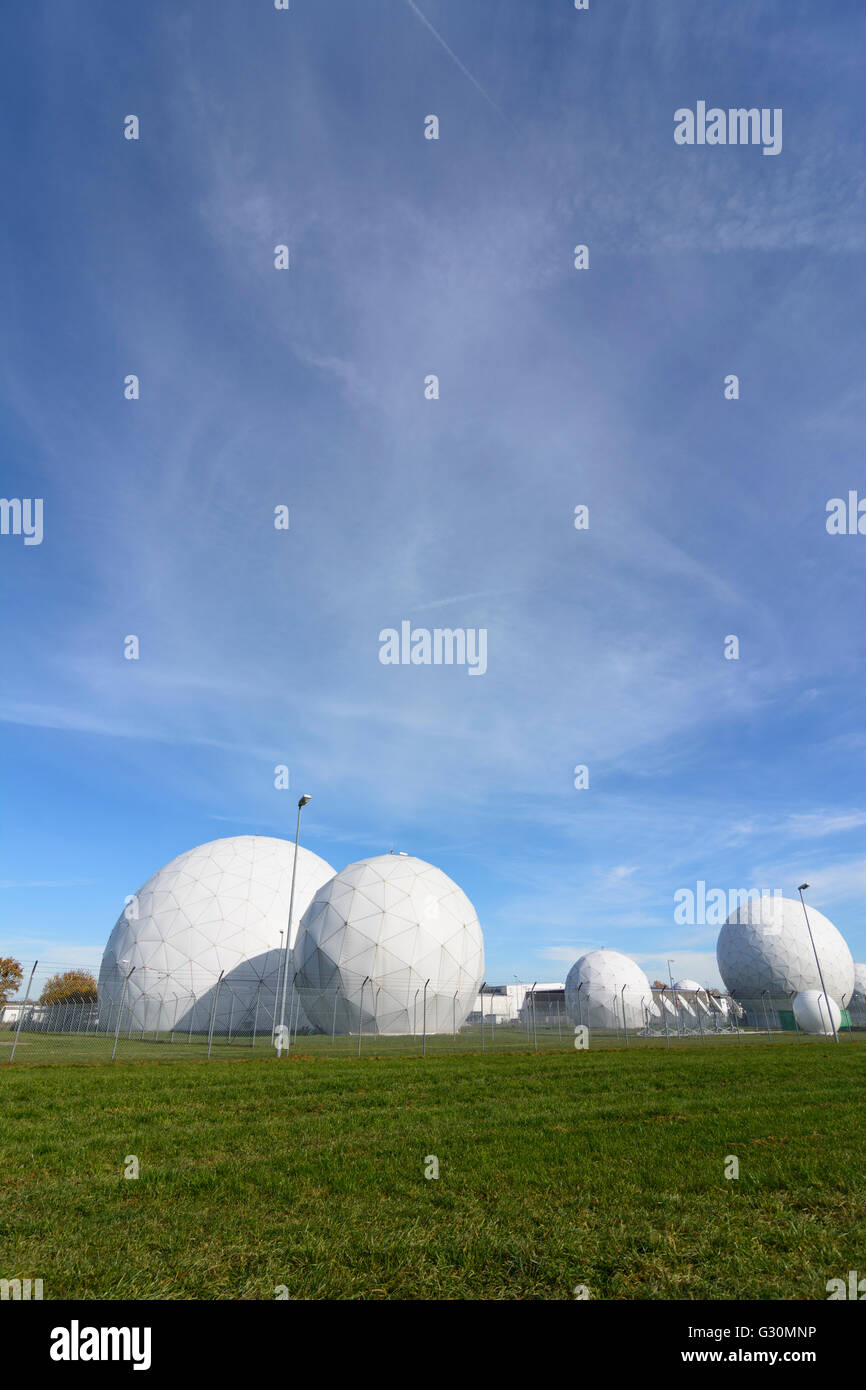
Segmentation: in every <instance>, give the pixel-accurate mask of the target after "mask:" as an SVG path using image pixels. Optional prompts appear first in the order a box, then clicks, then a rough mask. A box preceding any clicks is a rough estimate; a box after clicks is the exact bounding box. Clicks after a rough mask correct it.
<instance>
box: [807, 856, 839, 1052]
mask: <svg viewBox="0 0 866 1390" xmlns="http://www.w3.org/2000/svg"><path fill="white" fill-rule="evenodd" d="M808 887H809V885H808V883H801V884H800V887H799V888H798V889H797V892H798V893H799V894H800V902H801V903H802V904H803V916H804V917H805V918H806V930H807V931H808V933H809V940H810V941H811V943H812V954H813V955H814V957H815V964H816V965H817V967H818V979H819V980H820V981H821V992H822V993H823V995H824V999H825V1001H826V1003H827V1012H828V1014H829V1015H830V1026H831V1027H832V1029H833V1040H834V1042H838V1041H839V1034H838V1033H837V1032H836V1020H835V1019H834V1017H833V1010H832V1009H831V1008H830V996H829V995H828V993H827V990H826V988H825V985H824V974H823V971H822V970H821V962H820V960H819V959H818V951H817V949H816V946H815V938H814V936H813V935H812V927H811V925H810V923H809V914H808V912H807V911H806V899H805V898H804V897H803V889H804V888H808Z"/></svg>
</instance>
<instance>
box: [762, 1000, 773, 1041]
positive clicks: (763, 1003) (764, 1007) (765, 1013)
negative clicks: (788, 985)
mask: <svg viewBox="0 0 866 1390" xmlns="http://www.w3.org/2000/svg"><path fill="white" fill-rule="evenodd" d="M766 993H767V990H765V989H762V990H761V1007H762V1008H763V1010H764V1022H765V1023H766V1025H767V1037H768V1038H771V1037H772V1034H771V1033H770V1015H769V1014H768V1013H767V1001H766V999H765V998H764V996H765V994H766Z"/></svg>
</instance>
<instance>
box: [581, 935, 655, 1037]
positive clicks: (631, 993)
mask: <svg viewBox="0 0 866 1390" xmlns="http://www.w3.org/2000/svg"><path fill="white" fill-rule="evenodd" d="M652 1005H653V992H652V987H651V986H650V982H649V980H648V979H647V977H646V975H645V974H644V972H643V971H642V970H641V968H640V966H639V965H638V964H637V962H636V961H633V960H631V958H630V957H629V956H624V955H623V954H622V952H621V951H608V950H602V951H588V952H587V953H586V955H584V956H581V957H580V959H579V960H578V961H576V962H575V963H574V965H573V966H572V967H571V969H570V970H569V972H568V975H567V976H566V980H565V1009H566V1013H567V1014H568V1016H569V1018H570V1019H571V1021H572V1023H585V1024H586V1025H587V1026H588V1027H589V1028H590V1029H592V1028H618V1027H621V1026H622V1023H623V1018H624V1019H625V1023H626V1026H627V1027H629V1028H635V1029H636V1028H642V1027H643V1025H644V1023H645V1022H646V1010H647V1009H649V1010H650V1012H652Z"/></svg>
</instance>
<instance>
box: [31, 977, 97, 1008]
mask: <svg viewBox="0 0 866 1390" xmlns="http://www.w3.org/2000/svg"><path fill="white" fill-rule="evenodd" d="M82 1000H94V1001H95V1000H96V981H95V980H94V978H93V976H92V975H91V974H90V972H89V971H88V970H66V971H65V972H64V973H63V974H62V975H52V976H51V979H50V980H49V981H48V982H47V984H46V985H45V988H44V989H43V991H42V993H41V994H40V996H39V1003H40V1004H73V1003H75V1004H79V1003H81V1001H82Z"/></svg>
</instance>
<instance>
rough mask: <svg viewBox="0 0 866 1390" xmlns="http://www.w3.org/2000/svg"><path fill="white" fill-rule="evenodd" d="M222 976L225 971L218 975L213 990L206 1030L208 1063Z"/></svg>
mask: <svg viewBox="0 0 866 1390" xmlns="http://www.w3.org/2000/svg"><path fill="white" fill-rule="evenodd" d="M224 974H225V971H224V970H221V971H220V973H219V979H218V980H217V982H216V989H215V990H214V996H213V1008H212V1009H211V1011H210V1028H209V1029H208V1035H207V1059H208V1061H210V1050H211V1047H212V1046H213V1028H214V1023H215V1021H216V1011H217V1000H218V999H219V997H220V985H221V984H222V982H223V975H224Z"/></svg>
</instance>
